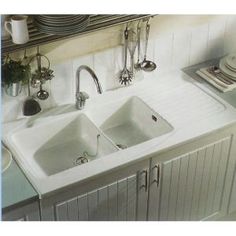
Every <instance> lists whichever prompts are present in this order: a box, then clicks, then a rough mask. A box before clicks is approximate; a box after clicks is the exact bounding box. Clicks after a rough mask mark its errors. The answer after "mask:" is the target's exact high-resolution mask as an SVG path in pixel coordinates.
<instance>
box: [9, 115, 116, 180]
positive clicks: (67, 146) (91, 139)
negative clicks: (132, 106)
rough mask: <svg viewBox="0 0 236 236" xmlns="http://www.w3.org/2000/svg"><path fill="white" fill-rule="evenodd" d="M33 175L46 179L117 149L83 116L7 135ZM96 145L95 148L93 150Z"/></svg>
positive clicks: (59, 120)
mask: <svg viewBox="0 0 236 236" xmlns="http://www.w3.org/2000/svg"><path fill="white" fill-rule="evenodd" d="M11 142H12V144H13V145H14V147H15V151H16V152H17V153H20V154H21V155H20V158H23V159H24V161H27V163H28V164H29V165H30V168H31V170H32V173H33V175H38V176H40V177H43V176H44V177H45V176H50V175H53V174H56V173H59V172H61V171H64V170H66V169H69V168H72V167H75V166H76V165H79V164H82V163H85V162H88V161H92V160H94V159H96V158H99V157H101V156H105V155H107V154H110V153H112V152H115V151H117V150H118V149H117V148H116V147H115V146H114V145H113V144H112V143H111V142H110V141H109V140H108V139H106V138H105V137H104V135H102V133H101V132H100V131H99V129H98V128H97V127H96V126H95V125H94V124H93V123H92V122H91V121H90V120H89V119H88V117H87V116H86V115H84V114H79V115H76V116H75V115H72V116H68V117H65V118H63V119H62V118H61V119H58V120H56V121H48V122H47V123H45V124H41V125H38V126H35V127H32V128H27V129H24V130H22V131H20V132H16V133H14V134H13V135H12V136H11ZM97 145H98V149H97Z"/></svg>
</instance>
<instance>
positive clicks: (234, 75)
mask: <svg viewBox="0 0 236 236" xmlns="http://www.w3.org/2000/svg"><path fill="white" fill-rule="evenodd" d="M225 64H226V58H225V57H224V58H222V59H221V60H220V63H219V68H220V70H221V71H222V73H224V74H225V75H227V76H229V78H231V79H233V80H236V72H233V71H232V70H230V69H229V68H228V67H227V66H226V65H225Z"/></svg>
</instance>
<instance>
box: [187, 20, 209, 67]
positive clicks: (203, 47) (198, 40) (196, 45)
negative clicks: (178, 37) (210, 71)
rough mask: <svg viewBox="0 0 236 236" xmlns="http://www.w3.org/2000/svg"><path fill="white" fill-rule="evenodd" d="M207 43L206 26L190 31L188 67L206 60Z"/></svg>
mask: <svg viewBox="0 0 236 236" xmlns="http://www.w3.org/2000/svg"><path fill="white" fill-rule="evenodd" d="M207 42H208V24H204V25H201V26H198V27H196V28H193V29H191V44H190V56H189V60H190V65H194V64H198V63H200V62H203V61H205V60H206V54H207Z"/></svg>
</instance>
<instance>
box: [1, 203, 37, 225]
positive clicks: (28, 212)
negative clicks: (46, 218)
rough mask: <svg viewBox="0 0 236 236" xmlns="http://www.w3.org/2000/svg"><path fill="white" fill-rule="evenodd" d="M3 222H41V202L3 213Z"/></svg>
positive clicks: (13, 208)
mask: <svg viewBox="0 0 236 236" xmlns="http://www.w3.org/2000/svg"><path fill="white" fill-rule="evenodd" d="M2 220H3V221H40V210H39V202H38V201H34V202H32V203H27V204H24V205H21V206H17V207H11V209H7V210H4V211H3V212H2Z"/></svg>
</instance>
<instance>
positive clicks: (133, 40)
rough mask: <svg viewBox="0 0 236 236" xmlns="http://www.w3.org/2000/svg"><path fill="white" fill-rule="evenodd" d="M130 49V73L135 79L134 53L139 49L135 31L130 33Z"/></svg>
mask: <svg viewBox="0 0 236 236" xmlns="http://www.w3.org/2000/svg"><path fill="white" fill-rule="evenodd" d="M128 35H129V36H128V49H129V54H130V73H131V75H132V78H134V53H135V50H136V47H137V41H138V40H137V34H136V32H135V31H134V30H132V29H130V30H129V31H128Z"/></svg>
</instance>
